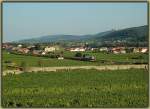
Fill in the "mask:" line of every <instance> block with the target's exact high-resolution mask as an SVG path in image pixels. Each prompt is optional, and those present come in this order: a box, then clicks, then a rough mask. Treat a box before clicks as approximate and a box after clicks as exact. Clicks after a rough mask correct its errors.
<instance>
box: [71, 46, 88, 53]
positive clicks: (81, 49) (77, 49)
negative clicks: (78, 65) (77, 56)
mask: <svg viewBox="0 0 150 109" xmlns="http://www.w3.org/2000/svg"><path fill="white" fill-rule="evenodd" d="M85 50H86V49H85V48H83V47H77V48H70V51H71V52H75V51H85Z"/></svg>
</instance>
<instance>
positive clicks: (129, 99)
mask: <svg viewBox="0 0 150 109" xmlns="http://www.w3.org/2000/svg"><path fill="white" fill-rule="evenodd" d="M2 106H3V107H115V108H117V107H139V108H142V107H148V72H147V71H146V70H145V69H138V70H137V69H129V70H117V71H109V70H108V71H98V70H94V69H91V70H83V69H76V70H58V71H57V72H42V73H40V72H37V73H27V72H26V73H22V74H20V75H11V74H10V75H7V76H4V77H2Z"/></svg>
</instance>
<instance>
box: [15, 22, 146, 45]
mask: <svg viewBox="0 0 150 109" xmlns="http://www.w3.org/2000/svg"><path fill="white" fill-rule="evenodd" d="M117 40H119V41H123V42H140V43H142V42H148V26H147V25H145V26H139V27H132V28H126V29H121V30H111V31H105V32H100V33H97V34H93V35H47V36H42V37H38V38H32V39H26V40H19V41H16V42H19V43H50V42H64V41H66V42H67V41H73V42H74V41H87V42H89V41H93V42H104V41H108V42H114V41H117Z"/></svg>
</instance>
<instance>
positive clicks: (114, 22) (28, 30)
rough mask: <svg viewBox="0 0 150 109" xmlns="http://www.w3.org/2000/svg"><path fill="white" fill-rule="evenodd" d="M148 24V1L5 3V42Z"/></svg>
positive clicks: (89, 32) (97, 31) (90, 32)
mask: <svg viewBox="0 0 150 109" xmlns="http://www.w3.org/2000/svg"><path fill="white" fill-rule="evenodd" d="M142 25H147V3H141V2H140V3H136V2H135V3H133V2H130V3H116V2H115V3H102V2H97V3H90V2H89V3H83V2H82V3H54V2H53V3H52V2H49V3H12V2H11V3H8V2H7V3H3V42H9V41H16V40H22V39H28V38H36V37H40V36H45V35H57V34H67V35H85V34H96V33H99V32H104V31H108V30H112V29H123V28H128V27H136V26H142Z"/></svg>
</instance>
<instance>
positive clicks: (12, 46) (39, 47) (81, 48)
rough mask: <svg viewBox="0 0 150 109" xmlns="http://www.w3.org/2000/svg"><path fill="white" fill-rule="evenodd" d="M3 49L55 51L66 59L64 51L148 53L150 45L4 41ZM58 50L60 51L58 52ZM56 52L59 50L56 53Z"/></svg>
mask: <svg viewBox="0 0 150 109" xmlns="http://www.w3.org/2000/svg"><path fill="white" fill-rule="evenodd" d="M2 48H3V50H6V51H7V52H8V53H16V54H22V55H27V54H29V55H33V56H51V57H52V55H50V54H51V53H54V54H53V56H54V57H55V58H58V59H64V56H63V52H65V51H69V52H82V53H84V52H87V51H92V52H105V53H112V54H126V53H148V47H119V46H118V47H99V48H98V47H97V48H93V47H90V46H88V44H84V46H71V47H66V48H63V47H60V46H59V45H41V44H30V45H26V44H14V43H3V46H2ZM58 51H60V52H59V53H58ZM55 52H57V53H56V54H55ZM84 58H87V59H88V60H90V59H91V60H94V59H95V57H94V56H85V57H84Z"/></svg>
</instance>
